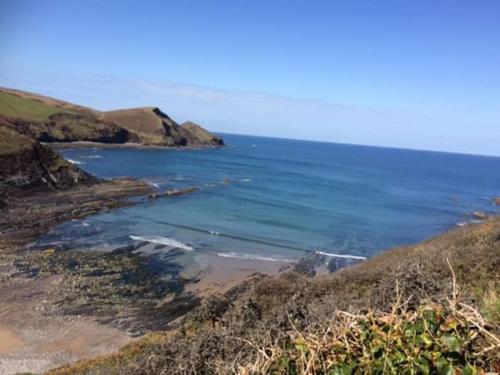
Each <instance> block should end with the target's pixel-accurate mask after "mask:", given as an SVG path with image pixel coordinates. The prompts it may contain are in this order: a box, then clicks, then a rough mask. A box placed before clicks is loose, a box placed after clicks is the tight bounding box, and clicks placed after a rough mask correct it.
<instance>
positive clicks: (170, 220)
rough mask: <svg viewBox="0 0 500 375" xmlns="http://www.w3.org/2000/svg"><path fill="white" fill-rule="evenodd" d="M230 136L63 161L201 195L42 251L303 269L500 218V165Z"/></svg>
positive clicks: (59, 235) (60, 232)
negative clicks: (327, 256) (132, 252)
mask: <svg viewBox="0 0 500 375" xmlns="http://www.w3.org/2000/svg"><path fill="white" fill-rule="evenodd" d="M223 136H224V138H225V140H226V143H228V144H229V146H228V147H226V148H221V149H209V150H189V151H179V150H161V149H147V150H146V149H125V148H115V149H67V150H62V151H61V153H62V154H63V155H64V156H65V157H67V158H69V159H71V160H73V161H76V162H80V163H81V164H80V166H81V167H82V168H84V169H86V170H87V171H89V172H91V173H93V174H95V175H97V176H98V177H105V178H109V177H118V176H135V177H140V178H145V179H147V180H148V181H149V182H151V183H152V184H155V185H156V186H158V187H159V189H160V190H165V189H172V188H178V187H188V186H196V187H199V188H201V190H200V191H199V192H197V193H194V194H190V195H185V196H181V197H175V198H166V199H158V200H154V201H150V202H146V203H144V204H141V205H138V206H134V207H130V208H126V209H121V210H118V211H113V212H111V213H106V214H100V215H96V216H93V217H88V218H86V219H85V220H84V221H76V222H70V223H66V224H64V225H62V226H60V227H59V228H56V229H55V230H54V231H52V232H51V233H50V234H49V235H48V236H46V237H45V238H44V239H43V240H42V241H44V242H45V243H49V242H54V241H61V240H65V241H68V242H70V243H71V244H74V245H77V246H87V245H101V244H103V243H108V244H121V243H130V242H133V241H134V240H133V239H131V238H130V236H131V235H132V236H139V237H143V238H144V237H145V236H154V239H153V240H155V241H159V242H165V241H166V242H168V241H170V240H169V239H173V240H176V241H179V242H182V243H183V244H185V245H186V246H188V247H190V248H193V249H194V250H195V251H214V252H218V253H222V254H230V255H231V254H232V255H235V254H240V255H243V256H250V255H251V256H254V255H257V256H264V257H272V258H274V257H278V258H280V257H281V258H287V259H297V258H298V257H300V256H302V255H303V252H302V251H299V250H296V249H293V248H297V249H304V250H323V251H327V252H332V253H341V254H352V255H359V256H366V257H368V256H371V255H374V254H376V253H378V252H380V251H382V250H383V249H387V248H390V247H393V246H397V245H405V244H411V243H415V242H418V241H420V240H423V239H425V238H427V237H430V236H433V235H436V234H438V233H440V232H443V231H445V230H448V229H450V228H453V227H455V226H456V225H457V224H459V223H461V222H464V221H467V220H470V219H471V217H470V216H469V214H470V212H472V211H487V212H498V208H497V207H495V206H494V205H493V204H492V203H491V197H492V196H495V195H500V158H495V157H485V156H471V155H461V154H450V153H437V152H426V151H410V150H400V149H389V148H377V147H365V146H354V145H344V144H331V143H320V142H306V141H297V140H284V139H272V138H262V137H250V136H236V135H227V134H225V135H223ZM189 228H192V229H189ZM195 229H200V231H197V230H195ZM210 231H211V232H212V234H211V233H209V232H210ZM215 232H218V233H219V235H216V234H215ZM225 235H228V236H229V237H227V236H225ZM134 238H136V237H134ZM239 238H241V239H239ZM250 240H256V241H255V242H253V241H250ZM271 243H272V244H277V245H283V246H284V247H277V246H272V245H270V244H271Z"/></svg>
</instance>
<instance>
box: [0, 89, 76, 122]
mask: <svg viewBox="0 0 500 375" xmlns="http://www.w3.org/2000/svg"><path fill="white" fill-rule="evenodd" d="M56 113H69V111H67V110H64V109H61V108H58V107H55V106H51V105H48V104H45V103H40V102H38V101H36V100H33V99H27V98H22V97H19V96H17V95H13V94H9V93H5V92H0V114H1V115H4V116H7V117H11V118H18V119H21V120H26V121H46V120H47V119H48V118H49V116H50V115H53V114H56Z"/></svg>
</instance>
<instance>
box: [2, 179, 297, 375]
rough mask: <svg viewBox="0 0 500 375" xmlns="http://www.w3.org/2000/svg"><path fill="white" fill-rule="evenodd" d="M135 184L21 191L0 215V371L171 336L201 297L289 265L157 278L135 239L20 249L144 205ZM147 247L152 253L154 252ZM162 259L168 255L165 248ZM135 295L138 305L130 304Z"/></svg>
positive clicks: (197, 266)
mask: <svg viewBox="0 0 500 375" xmlns="http://www.w3.org/2000/svg"><path fill="white" fill-rule="evenodd" d="M152 192H154V189H153V188H152V187H151V186H150V185H148V184H147V183H146V182H143V181H141V180H137V179H128V178H125V179H115V180H106V181H103V182H100V183H98V184H96V185H93V186H80V187H76V188H73V189H70V190H66V191H49V192H47V191H40V192H36V193H30V192H26V193H24V194H23V195H22V196H17V197H15V198H13V199H11V200H9V202H8V206H7V207H6V208H2V215H1V218H0V300H1V301H2V306H1V308H0V339H1V340H2V342H3V343H4V344H2V345H0V373H2V374H3V373H5V374H10V373H12V374H14V373H18V372H44V371H47V370H50V369H52V368H54V367H58V366H62V365H64V364H68V363H72V362H75V361H78V360H82V359H88V358H92V357H96V356H100V355H105V354H109V353H112V352H115V351H117V350H118V349H120V348H121V347H123V346H124V345H125V344H127V343H130V342H132V341H134V340H136V337H140V336H142V335H144V334H146V333H149V332H155V331H159V330H169V329H175V327H176V326H177V325H178V324H179V321H180V319H182V317H183V316H184V315H185V314H186V313H188V312H189V311H191V310H192V309H194V308H196V307H197V306H199V305H200V303H201V301H202V300H203V298H204V297H206V296H208V295H211V294H213V293H215V294H220V293H224V292H226V291H227V290H229V289H230V288H231V287H234V286H235V285H237V284H239V283H241V282H243V281H245V280H248V279H249V278H254V277H262V276H263V275H264V274H266V275H272V274H278V273H280V272H282V271H283V270H288V269H289V268H290V264H281V262H266V261H259V260H251V261H249V260H243V259H233V258H231V259H230V258H222V257H217V256H216V255H213V254H212V255H209V254H200V255H197V261H196V262H194V264H192V265H190V266H188V267H182V266H180V265H179V264H177V263H176V262H175V260H172V261H171V262H169V263H168V264H167V265H166V266H165V269H167V271H166V272H164V273H162V274H158V273H157V272H158V271H157V270H156V269H155V267H152V263H154V258H152V257H151V256H150V255H148V251H146V252H144V251H141V249H142V250H144V249H149V250H150V251H149V253H150V252H151V251H152V252H153V253H154V251H156V250H158V247H161V246H160V245H158V244H150V243H146V242H140V243H138V244H136V245H133V246H127V247H125V248H118V249H114V250H113V251H111V252H100V251H86V250H79V249H77V248H75V249H71V248H70V249H55V248H47V249H39V250H32V249H28V248H27V245H28V244H29V243H31V242H32V241H34V240H35V239H36V238H38V237H39V236H41V235H43V234H44V233H46V232H47V231H48V230H50V228H52V227H54V226H56V225H58V224H61V223H63V222H66V221H69V220H74V219H81V218H84V217H86V216H88V215H93V214H97V213H100V212H103V211H107V210H112V209H116V208H121V207H126V206H128V205H132V204H136V203H138V202H140V201H141V200H139V201H136V202H133V201H131V200H130V199H131V198H134V197H139V198H142V199H149V198H148V195H149V194H151V193H152ZM155 249H156V250H155ZM170 252H175V250H171V251H170ZM136 296H140V298H136Z"/></svg>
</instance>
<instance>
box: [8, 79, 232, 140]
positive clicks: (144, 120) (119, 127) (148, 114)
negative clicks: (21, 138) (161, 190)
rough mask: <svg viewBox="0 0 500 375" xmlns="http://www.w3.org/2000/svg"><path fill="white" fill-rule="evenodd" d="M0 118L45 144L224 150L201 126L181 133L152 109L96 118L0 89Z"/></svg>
mask: <svg viewBox="0 0 500 375" xmlns="http://www.w3.org/2000/svg"><path fill="white" fill-rule="evenodd" d="M0 117H3V118H7V119H9V120H13V121H14V123H15V124H14V125H15V128H16V129H17V130H18V131H19V132H21V133H23V134H25V135H28V136H30V137H33V138H35V139H37V140H39V141H43V142H76V141H89V142H100V143H127V142H133V143H141V144H145V145H155V146H167V147H184V146H194V147H200V146H222V145H223V144H224V143H223V141H222V140H221V139H219V138H217V137H214V136H213V135H212V134H210V133H209V132H208V131H206V130H205V129H203V128H201V127H199V126H193V127H189V126H186V127H181V126H179V125H178V124H177V123H176V122H175V121H174V120H172V119H171V118H170V117H168V116H167V115H166V114H165V113H163V112H161V111H160V109H158V108H156V107H144V108H132V109H123V110H117V111H110V112H100V111H96V110H93V109H91V108H87V107H83V106H79V105H76V104H72V103H69V102H65V101H63V100H58V99H54V98H50V97H47V96H43V95H37V94H32V93H28V92H24V91H19V90H13V89H6V88H0Z"/></svg>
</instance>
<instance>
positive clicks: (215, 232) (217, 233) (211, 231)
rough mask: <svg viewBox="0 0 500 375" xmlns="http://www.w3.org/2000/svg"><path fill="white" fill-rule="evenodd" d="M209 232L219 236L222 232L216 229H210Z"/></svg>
mask: <svg viewBox="0 0 500 375" xmlns="http://www.w3.org/2000/svg"><path fill="white" fill-rule="evenodd" d="M208 233H210V234H213V235H214V236H218V235H219V234H220V233H219V232H217V231H215V230H209V231H208Z"/></svg>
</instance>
